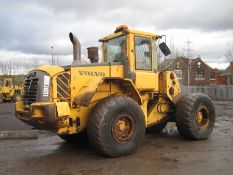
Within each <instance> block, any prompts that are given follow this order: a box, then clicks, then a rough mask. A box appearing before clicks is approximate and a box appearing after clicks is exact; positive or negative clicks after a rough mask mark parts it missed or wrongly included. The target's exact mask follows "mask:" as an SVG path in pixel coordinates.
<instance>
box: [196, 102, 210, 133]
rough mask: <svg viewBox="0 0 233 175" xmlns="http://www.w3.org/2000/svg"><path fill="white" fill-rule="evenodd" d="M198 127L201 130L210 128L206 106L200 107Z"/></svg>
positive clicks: (197, 115)
mask: <svg viewBox="0 0 233 175" xmlns="http://www.w3.org/2000/svg"><path fill="white" fill-rule="evenodd" d="M196 118H197V125H198V127H199V128H201V129H206V128H208V126H209V110H208V109H207V107H206V106H204V105H200V106H199V107H198V109H197V114H196Z"/></svg>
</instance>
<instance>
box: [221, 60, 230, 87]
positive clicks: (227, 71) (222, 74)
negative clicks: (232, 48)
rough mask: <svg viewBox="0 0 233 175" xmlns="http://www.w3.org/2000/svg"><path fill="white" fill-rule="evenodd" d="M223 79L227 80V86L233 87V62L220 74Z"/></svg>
mask: <svg viewBox="0 0 233 175" xmlns="http://www.w3.org/2000/svg"><path fill="white" fill-rule="evenodd" d="M220 76H221V77H224V78H225V79H226V84H227V85H233V62H230V65H229V66H228V67H227V68H226V69H225V70H224V71H223V72H222V73H221V74H220Z"/></svg>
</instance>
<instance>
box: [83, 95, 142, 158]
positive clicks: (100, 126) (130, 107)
mask: <svg viewBox="0 0 233 175" xmlns="http://www.w3.org/2000/svg"><path fill="white" fill-rule="evenodd" d="M87 133H88V137H89V140H90V143H91V144H92V146H93V147H95V148H96V149H97V150H98V151H99V152H101V153H104V154H105V155H107V156H110V157H119V156H123V155H126V154H131V153H133V152H134V151H135V150H136V149H137V148H138V146H139V145H140V143H141V142H142V139H143V137H144V134H145V119H144V115H143V112H142V110H141V109H140V106H139V105H138V103H137V102H136V101H134V100H133V99H131V98H129V97H126V96H111V97H108V98H105V99H103V100H102V101H100V102H99V103H98V104H97V105H96V106H95V107H94V109H93V110H92V112H91V115H90V117H89V119H88V125H87Z"/></svg>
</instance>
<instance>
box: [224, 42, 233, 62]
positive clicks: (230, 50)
mask: <svg viewBox="0 0 233 175" xmlns="http://www.w3.org/2000/svg"><path fill="white" fill-rule="evenodd" d="M225 57H226V60H227V62H229V63H230V62H232V61H233V41H231V42H229V43H228V44H227V48H226V51H225Z"/></svg>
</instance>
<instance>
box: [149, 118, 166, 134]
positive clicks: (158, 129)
mask: <svg viewBox="0 0 233 175" xmlns="http://www.w3.org/2000/svg"><path fill="white" fill-rule="evenodd" d="M166 126H167V122H166V121H165V122H161V123H159V124H157V125H154V126H150V127H148V128H146V132H147V133H159V132H161V131H162V130H163V129H164V128H165V127H166Z"/></svg>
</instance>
